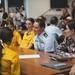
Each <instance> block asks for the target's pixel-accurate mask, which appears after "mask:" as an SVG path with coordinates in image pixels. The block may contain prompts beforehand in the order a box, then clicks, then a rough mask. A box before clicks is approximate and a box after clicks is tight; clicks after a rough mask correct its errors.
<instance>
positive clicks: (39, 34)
mask: <svg viewBox="0 0 75 75" xmlns="http://www.w3.org/2000/svg"><path fill="white" fill-rule="evenodd" d="M44 29H45V22H44V21H43V20H42V19H36V21H35V22H34V25H33V30H34V33H35V34H36V35H35V38H34V48H35V53H38V52H39V51H42V52H54V50H55V48H56V47H57V46H58V43H57V41H56V39H55V38H54V37H53V36H52V35H50V36H49V35H48V34H47V33H46V32H45V31H44Z"/></svg>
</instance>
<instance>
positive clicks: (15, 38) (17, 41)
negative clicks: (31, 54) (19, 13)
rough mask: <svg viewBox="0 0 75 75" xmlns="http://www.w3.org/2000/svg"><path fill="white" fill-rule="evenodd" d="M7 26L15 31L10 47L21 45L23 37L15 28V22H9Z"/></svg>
mask: <svg viewBox="0 0 75 75" xmlns="http://www.w3.org/2000/svg"><path fill="white" fill-rule="evenodd" d="M7 27H8V28H10V29H11V30H12V31H13V38H12V42H11V44H10V47H13V46H19V45H20V44H21V41H22V38H21V35H20V33H19V32H18V31H17V30H16V29H15V27H14V24H13V22H8V23H7Z"/></svg>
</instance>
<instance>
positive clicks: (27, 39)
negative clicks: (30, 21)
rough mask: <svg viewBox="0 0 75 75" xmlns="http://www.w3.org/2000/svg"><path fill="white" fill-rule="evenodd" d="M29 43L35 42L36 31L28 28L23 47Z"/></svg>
mask: <svg viewBox="0 0 75 75" xmlns="http://www.w3.org/2000/svg"><path fill="white" fill-rule="evenodd" d="M29 44H34V31H33V30H32V31H31V32H29V31H28V30H27V31H26V32H25V33H24V36H23V40H22V43H21V47H22V48H26V47H27V46H28V45H29Z"/></svg>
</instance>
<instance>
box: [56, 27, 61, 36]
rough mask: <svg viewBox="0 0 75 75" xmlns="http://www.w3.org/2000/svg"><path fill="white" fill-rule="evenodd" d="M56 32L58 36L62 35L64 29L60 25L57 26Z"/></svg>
mask: <svg viewBox="0 0 75 75" xmlns="http://www.w3.org/2000/svg"><path fill="white" fill-rule="evenodd" d="M56 33H57V36H61V35H62V31H61V30H60V29H59V28H58V27H57V30H56Z"/></svg>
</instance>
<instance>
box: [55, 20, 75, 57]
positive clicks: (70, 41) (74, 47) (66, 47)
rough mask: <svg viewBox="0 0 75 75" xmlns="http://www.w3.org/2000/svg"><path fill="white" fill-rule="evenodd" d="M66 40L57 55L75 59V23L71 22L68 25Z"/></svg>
mask: <svg viewBox="0 0 75 75" xmlns="http://www.w3.org/2000/svg"><path fill="white" fill-rule="evenodd" d="M65 33H66V35H65V37H66V38H65V39H64V41H63V42H62V43H61V44H60V45H59V46H58V48H57V49H56V51H55V53H56V54H58V55H61V56H62V57H63V56H66V55H67V56H69V57H73V58H75V21H73V20H72V21H69V22H68V24H67V25H66V30H65Z"/></svg>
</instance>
